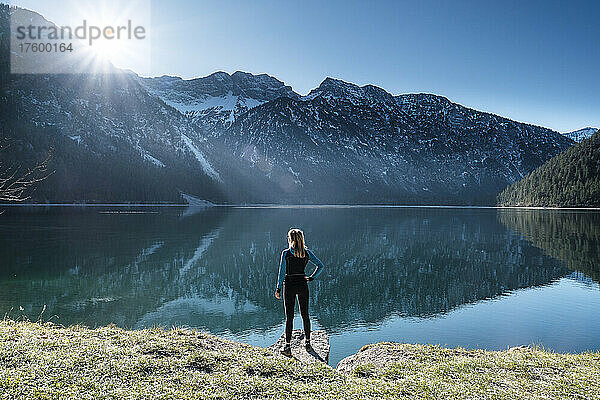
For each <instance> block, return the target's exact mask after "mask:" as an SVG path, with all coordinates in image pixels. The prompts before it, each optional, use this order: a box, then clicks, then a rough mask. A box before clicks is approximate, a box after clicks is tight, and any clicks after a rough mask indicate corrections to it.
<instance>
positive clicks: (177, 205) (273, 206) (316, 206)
mask: <svg viewBox="0 0 600 400" xmlns="http://www.w3.org/2000/svg"><path fill="white" fill-rule="evenodd" d="M0 207H81V208H84V207H159V208H160V207H174V208H188V207H191V208H207V209H209V208H215V207H218V208H239V209H244V208H246V209H277V208H281V209H286V208H308V209H310V208H314V209H319V208H435V209H496V210H503V209H507V210H509V209H516V210H573V211H600V207H535V206H465V205H407V204H212V205H206V206H205V205H193V204H183V203H172V204H170V203H47V204H46V203H28V204H14V203H0Z"/></svg>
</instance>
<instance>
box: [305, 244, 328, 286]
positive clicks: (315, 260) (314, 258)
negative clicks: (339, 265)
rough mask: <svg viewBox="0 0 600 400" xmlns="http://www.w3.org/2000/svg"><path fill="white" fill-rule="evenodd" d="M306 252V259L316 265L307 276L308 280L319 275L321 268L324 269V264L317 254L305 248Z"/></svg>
mask: <svg viewBox="0 0 600 400" xmlns="http://www.w3.org/2000/svg"><path fill="white" fill-rule="evenodd" d="M306 252H307V253H308V261H310V262H312V263H313V264H315V265H316V266H317V268H316V269H315V270H314V272H313V273H312V274H311V275H310V276H309V277H308V278H309V279H310V280H313V279H314V278H316V277H317V276H319V275H320V274H321V272H323V269H325V265H324V264H323V263H322V262H321V260H319V258H318V257H317V256H315V253H313V252H312V251H310V250H308V249H306Z"/></svg>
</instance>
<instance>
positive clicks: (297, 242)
mask: <svg viewBox="0 0 600 400" xmlns="http://www.w3.org/2000/svg"><path fill="white" fill-rule="evenodd" d="M287 237H288V242H289V243H290V248H292V249H294V256H296V257H300V258H304V257H306V245H305V244H304V232H302V231H301V230H300V229H296V228H292V229H290V231H289V232H288V234H287Z"/></svg>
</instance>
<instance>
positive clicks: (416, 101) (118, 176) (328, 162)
mask: <svg viewBox="0 0 600 400" xmlns="http://www.w3.org/2000/svg"><path fill="white" fill-rule="evenodd" d="M11 12H14V8H9V7H8V6H5V5H2V6H1V7H0V33H1V35H0V119H1V121H2V124H1V127H0V129H1V131H2V137H3V138H4V139H6V140H7V141H8V142H9V143H10V151H9V152H8V153H7V152H4V153H3V155H2V157H3V161H4V162H5V163H7V164H15V163H19V164H22V165H29V164H32V163H35V161H36V160H39V159H41V158H43V156H44V154H45V153H46V152H47V151H48V149H50V148H53V155H52V165H51V168H52V169H53V170H54V171H55V173H54V174H53V175H51V176H50V177H49V178H48V179H47V180H45V181H44V182H42V183H41V184H40V185H39V187H38V189H37V190H36V191H35V192H34V193H33V194H32V199H33V201H37V202H81V201H86V202H181V201H182V194H187V195H191V196H194V197H197V198H201V199H206V200H209V201H212V202H217V203H293V204H297V203H310V204H315V203H358V204H364V203H386V204H494V203H495V198H496V195H497V194H498V193H499V192H500V191H501V190H503V189H504V188H505V187H506V186H507V185H509V184H512V183H514V182H516V181H518V180H520V179H521V178H523V176H525V175H526V174H528V173H529V172H531V171H532V170H534V169H535V168H537V167H539V166H540V165H541V164H542V163H544V162H545V161H547V160H548V159H550V158H551V157H552V156H555V155H557V154H559V153H561V152H563V151H564V150H566V149H567V148H568V147H570V146H571V145H573V144H574V141H573V140H572V139H571V138H569V137H565V136H563V135H562V134H560V133H558V132H556V131H553V130H551V129H547V128H543V127H539V126H534V125H530V124H524V123H520V122H516V121H512V120H510V119H508V118H504V117H501V116H498V115H494V114H490V113H486V112H481V111H477V110H474V109H471V108H468V107H465V106H462V105H460V104H456V103H454V102H452V101H450V100H449V99H447V98H445V97H442V96H437V95H434V94H425V93H417V94H402V95H393V94H391V93H389V92H387V91H386V90H384V89H382V88H379V87H377V86H373V85H366V86H358V85H355V84H352V83H349V82H345V81H342V80H339V79H334V78H326V79H325V80H323V82H322V83H321V84H320V85H319V86H318V87H316V88H315V89H313V90H312V91H310V93H309V94H308V95H306V96H302V95H300V94H298V93H296V92H294V91H293V90H292V88H291V87H290V86H287V85H285V84H284V83H283V82H281V81H279V80H278V79H276V78H274V77H272V76H269V75H266V74H260V75H253V74H250V73H246V72H239V71H238V72H235V73H233V74H231V75H230V74H228V73H225V72H216V73H213V74H211V75H209V76H207V77H203V78H196V79H190V80H185V79H181V78H179V77H173V76H162V77H156V78H145V77H140V76H138V75H136V74H135V73H132V72H126V71H120V70H117V69H115V70H114V71H113V72H114V73H109V74H72V75H51V74H37V75H15V74H10V73H9V51H10V46H9V38H10V31H9V22H8V21H9V18H10V13H11ZM32 14H35V13H33V12H32ZM35 16H36V18H39V17H40V16H39V15H38V14H35Z"/></svg>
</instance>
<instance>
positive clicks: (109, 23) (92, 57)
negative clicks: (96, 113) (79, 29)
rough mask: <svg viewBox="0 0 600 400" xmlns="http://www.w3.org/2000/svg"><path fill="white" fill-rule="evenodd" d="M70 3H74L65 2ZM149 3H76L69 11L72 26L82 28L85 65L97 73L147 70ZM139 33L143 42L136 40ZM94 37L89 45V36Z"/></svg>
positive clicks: (99, 0)
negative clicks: (113, 69) (84, 29)
mask: <svg viewBox="0 0 600 400" xmlns="http://www.w3.org/2000/svg"><path fill="white" fill-rule="evenodd" d="M65 1H68V2H72V1H74V0H65ZM150 3H151V1H150V0H126V1H123V0H77V1H76V3H73V4H74V6H73V8H72V9H71V13H72V15H71V20H74V21H75V22H74V24H76V25H74V26H79V25H81V24H83V23H85V24H86V30H87V32H88V37H87V38H86V39H84V40H82V41H81V44H82V45H83V46H82V47H83V53H84V54H85V55H86V56H85V57H86V58H87V60H88V65H89V66H90V67H91V68H92V69H94V70H99V71H110V70H112V68H111V67H110V65H112V66H114V67H116V68H119V69H130V70H141V71H145V70H148V69H149V66H150V50H151V46H150V37H149V31H150ZM136 29H141V30H143V33H144V35H142V36H143V39H140V37H139V36H136V32H138V31H136ZM91 35H94V38H93V40H91V41H90V36H91Z"/></svg>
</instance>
